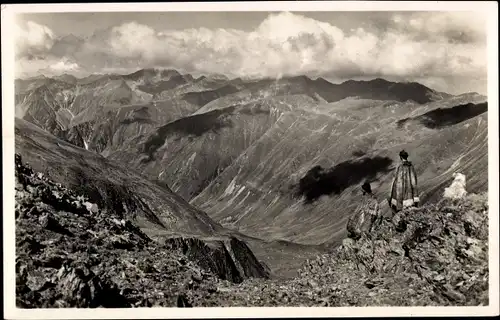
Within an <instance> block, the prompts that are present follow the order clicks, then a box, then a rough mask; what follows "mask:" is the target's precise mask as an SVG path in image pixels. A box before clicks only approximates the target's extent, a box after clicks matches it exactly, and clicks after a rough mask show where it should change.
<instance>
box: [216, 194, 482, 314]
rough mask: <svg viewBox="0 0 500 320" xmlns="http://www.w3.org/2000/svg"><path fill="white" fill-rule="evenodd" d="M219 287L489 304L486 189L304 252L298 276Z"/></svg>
mask: <svg viewBox="0 0 500 320" xmlns="http://www.w3.org/2000/svg"><path fill="white" fill-rule="evenodd" d="M221 292H222V293H221V294H224V298H220V299H222V300H224V301H226V303H225V304H226V305H228V306H484V305H488V302H489V297H488V202H487V196H486V195H474V194H471V195H468V196H467V197H466V198H464V199H461V200H458V201H455V200H453V201H452V200H448V199H444V200H443V201H441V202H440V203H438V204H436V205H427V206H425V207H422V208H413V209H405V210H403V211H401V212H399V213H398V214H396V215H395V216H394V218H393V219H386V220H382V221H381V223H380V225H379V226H378V228H376V229H375V230H374V231H373V232H372V233H371V234H369V235H368V236H363V237H361V238H360V239H359V240H353V239H350V238H346V239H344V241H343V243H342V244H341V245H340V246H339V247H337V248H336V249H334V250H333V251H332V252H331V253H328V254H324V255H321V256H319V257H318V258H317V259H314V260H308V261H307V262H306V263H305V264H304V266H303V267H302V268H301V269H300V270H299V276H298V277H297V278H296V279H293V280H290V281H277V280H271V281H266V282H265V283H263V282H259V281H258V280H257V279H250V280H247V281H245V282H243V283H242V284H241V285H240V286H238V287H231V288H228V289H227V290H226V291H222V290H221Z"/></svg>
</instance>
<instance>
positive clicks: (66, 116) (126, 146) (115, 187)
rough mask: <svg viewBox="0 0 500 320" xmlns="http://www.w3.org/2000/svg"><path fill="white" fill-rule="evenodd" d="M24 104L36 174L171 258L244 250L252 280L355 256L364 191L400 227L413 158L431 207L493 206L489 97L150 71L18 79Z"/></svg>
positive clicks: (411, 86) (21, 115) (25, 142)
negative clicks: (351, 243) (487, 196)
mask: <svg viewBox="0 0 500 320" xmlns="http://www.w3.org/2000/svg"><path fill="white" fill-rule="evenodd" d="M67 41H71V39H67ZM15 94H16V96H15V101H16V107H15V108H16V118H17V119H16V152H18V153H19V154H21V155H22V157H23V159H26V160H27V161H28V162H29V163H31V164H32V166H33V167H34V168H36V169H37V170H38V171H41V172H44V173H45V174H47V175H48V176H49V177H50V178H51V179H53V180H54V181H57V182H59V183H62V184H64V185H67V186H68V187H71V188H73V189H76V190H77V191H78V192H81V193H82V194H85V195H86V196H89V197H91V198H92V200H93V201H94V202H96V203H98V204H99V206H103V207H107V208H115V209H116V210H118V211H120V214H123V215H126V216H127V217H130V219H132V220H133V221H134V223H136V224H137V225H138V226H139V227H140V228H141V229H142V230H143V231H144V232H145V233H146V234H147V235H148V236H149V237H151V238H153V239H155V240H157V241H159V242H165V241H167V242H168V241H173V240H172V239H177V238H191V239H200V240H201V241H202V242H203V243H204V244H206V245H207V246H209V247H212V248H223V249H224V250H226V251H227V252H228V254H229V255H231V254H233V253H234V250H236V251H238V252H240V251H241V250H242V251H241V252H243V253H244V254H243V255H242V256H240V258H239V259H238V258H234V259H232V260H233V263H234V264H235V265H237V264H243V265H245V263H247V262H245V263H242V262H241V261H251V262H248V263H249V270H253V271H252V272H247V274H245V272H243V271H241V272H240V274H241V276H242V277H245V276H250V277H253V276H255V277H269V276H271V277H273V276H282V277H290V276H293V275H295V273H296V270H297V269H298V266H299V265H300V264H301V263H302V262H303V261H304V260H305V259H307V258H310V257H313V256H316V255H317V254H318V253H321V252H325V251H329V250H331V249H332V248H333V247H335V246H337V245H338V244H340V242H341V241H342V239H343V238H344V237H345V235H346V231H345V224H346V222H347V219H348V217H349V216H350V214H351V213H352V212H353V210H354V208H355V207H356V205H357V201H358V199H359V197H360V195H361V191H360V190H359V187H360V185H361V184H362V183H363V182H365V181H369V182H371V184H372V189H373V190H374V193H375V195H376V197H377V198H378V199H379V202H380V203H381V206H382V211H383V212H384V213H385V214H388V213H389V210H388V208H387V205H386V198H387V196H388V192H389V186H390V184H391V182H392V181H391V179H392V174H393V170H394V168H395V166H396V165H397V163H398V158H397V154H398V153H399V151H400V150H401V149H405V150H406V151H408V153H409V154H410V160H411V161H412V162H413V163H414V165H415V168H416V171H417V174H418V179H419V190H420V192H421V199H422V201H423V203H424V204H426V203H433V202H435V201H437V200H439V199H440V198H441V195H442V193H443V190H444V188H445V187H447V186H448V185H449V184H450V182H451V181H452V180H453V173H454V172H461V173H463V174H465V175H466V176H467V189H468V190H469V191H470V192H477V193H480V192H485V191H487V186H488V161H487V160H488V157H487V155H488V144H487V141H488V126H487V124H488V118H487V97H485V96H482V95H479V94H477V93H466V94H462V95H451V94H447V93H444V92H437V91H435V90H432V89H431V88H428V87H426V86H424V85H421V84H419V83H396V82H390V81H386V80H384V79H380V78H377V79H373V80H370V81H354V80H350V81H346V82H343V83H340V84H334V83H331V82H329V81H327V80H325V79H322V78H318V79H311V78H309V77H306V76H298V77H283V78H280V79H242V78H236V79H229V78H226V77H221V76H210V75H207V76H201V77H194V76H192V75H190V74H181V73H180V72H178V71H176V70H171V69H142V70H139V71H137V72H134V73H131V74H124V75H122V74H106V75H91V76H88V77H85V78H76V77H74V76H72V75H69V74H64V75H61V76H57V77H52V78H49V77H44V76H41V77H36V78H29V79H18V80H16V83H15ZM233 238H234V239H236V240H235V241H237V242H238V243H240V242H241V245H238V246H236V247H238V248H247V249H244V250H243V249H232V248H233V247H231V245H228V243H231V240H230V239H233ZM214 250H215V249H214ZM221 250H222V249H221ZM238 261H240V262H238ZM242 268H243V269H245V268H244V267H242Z"/></svg>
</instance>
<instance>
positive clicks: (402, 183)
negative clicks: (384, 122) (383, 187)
mask: <svg viewBox="0 0 500 320" xmlns="http://www.w3.org/2000/svg"><path fill="white" fill-rule="evenodd" d="M399 157H400V159H401V161H402V162H401V164H400V165H399V166H398V168H397V169H396V176H395V177H394V180H393V182H392V187H391V195H390V197H389V199H387V201H388V202H389V207H390V208H391V209H392V210H393V212H398V211H401V210H402V209H403V208H407V207H417V206H418V204H419V202H420V198H419V196H418V190H417V174H416V173H415V168H414V167H413V164H412V163H411V162H410V161H408V153H407V152H406V151H404V150H402V151H401V152H400V153H399Z"/></svg>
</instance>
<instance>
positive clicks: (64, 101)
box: [16, 69, 199, 152]
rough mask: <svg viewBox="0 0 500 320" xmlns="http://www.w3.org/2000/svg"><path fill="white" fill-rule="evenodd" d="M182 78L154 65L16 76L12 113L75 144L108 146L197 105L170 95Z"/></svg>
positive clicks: (98, 149) (94, 147)
mask: <svg viewBox="0 0 500 320" xmlns="http://www.w3.org/2000/svg"><path fill="white" fill-rule="evenodd" d="M179 78H182V79H187V80H182V81H181V82H179ZM72 80H74V81H72ZM187 81H194V80H193V78H192V77H191V76H189V75H187V76H182V75H180V74H179V73H178V72H177V71H175V70H155V69H145V70H140V71H138V72H136V73H133V74H130V75H124V76H121V75H100V76H95V77H87V78H86V79H76V78H74V77H71V76H68V75H63V76H61V77H57V80H56V79H50V78H46V77H41V78H36V79H28V80H18V81H17V82H16V92H17V94H16V116H17V117H19V118H21V119H25V120H27V121H29V122H32V123H34V124H36V125H38V126H40V127H42V128H43V129H45V130H47V131H48V132H50V133H52V134H54V135H56V136H58V137H60V138H62V139H64V140H66V141H68V142H71V143H73V144H75V145H77V146H81V147H85V148H87V149H90V150H93V151H96V152H109V150H111V149H113V147H115V146H117V145H118V146H120V145H121V143H122V142H124V141H125V140H127V139H129V138H133V137H135V136H136V135H138V134H142V133H145V132H147V131H149V130H151V129H152V128H154V127H156V126H160V125H163V124H165V123H167V122H170V121H173V120H175V119H178V118H179V117H182V116H185V115H189V114H191V113H192V112H194V111H196V110H197V109H198V108H199V106H197V105H194V104H190V103H188V102H185V101H183V100H181V99H173V98H174V97H176V96H177V95H178V94H177V93H176V92H175V90H174V91H172V89H175V88H177V87H179V86H182V84H184V83H186V82H187ZM167 83H170V84H168V85H167ZM165 86H168V88H167V89H168V90H167V89H165V90H166V91H168V92H170V94H165V95H164V98H163V100H156V99H155V98H154V96H155V94H156V93H157V92H163V90H164V89H161V88H160V87H165ZM159 88H160V89H159ZM153 91H154V92H153ZM153 100H154V101H153Z"/></svg>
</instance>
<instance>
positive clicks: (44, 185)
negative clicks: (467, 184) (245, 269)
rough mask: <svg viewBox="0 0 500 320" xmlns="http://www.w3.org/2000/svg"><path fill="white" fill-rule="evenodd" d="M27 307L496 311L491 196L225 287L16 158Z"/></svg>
mask: <svg viewBox="0 0 500 320" xmlns="http://www.w3.org/2000/svg"><path fill="white" fill-rule="evenodd" d="M15 214H16V285H17V286H16V298H17V299H16V300H17V306H18V307H20V308H40V307H43V308H66V307H83V308H85V307H91V308H92V307H114V308H126V307H191V306H194V307H196V306H391V305H393V306H431V305H434V306H451V305H454V306H477V305H487V304H488V202H487V196H486V195H468V196H467V197H466V198H464V199H461V200H453V201H452V200H443V201H441V202H440V203H438V204H436V205H427V206H425V207H422V208H417V209H411V210H406V211H403V212H401V213H399V214H397V215H396V216H394V217H393V218H392V219H386V220H384V221H382V223H381V225H380V226H379V227H378V228H377V230H375V232H373V233H372V234H371V235H369V236H367V237H363V238H361V239H359V240H357V241H354V240H352V239H345V240H344V242H343V244H342V245H341V246H339V247H337V248H336V249H335V250H334V251H333V252H331V253H329V254H326V255H323V256H320V257H318V258H317V259H316V260H313V261H307V263H305V265H304V267H303V268H302V269H301V270H299V276H298V277H297V278H296V279H292V280H272V279H271V280H267V279H262V278H260V279H257V278H252V279H246V280H245V281H243V282H241V283H234V281H233V282H231V281H227V280H222V279H221V277H220V274H218V273H217V272H216V270H215V272H214V270H211V269H210V268H207V267H206V266H204V267H201V265H202V264H198V263H196V262H194V261H192V259H190V257H189V256H187V255H185V254H184V253H183V251H182V248H180V247H179V246H176V245H174V244H173V243H172V242H166V244H162V245H160V244H158V243H157V242H154V241H153V240H151V239H150V238H148V237H147V236H146V235H145V234H144V233H143V232H142V231H141V230H140V229H139V228H137V227H136V226H134V224H133V223H132V222H131V221H128V220H127V219H126V217H123V216H120V215H118V214H116V213H115V212H112V211H109V210H103V209H100V208H98V207H97V205H95V204H93V203H90V202H89V201H88V199H87V198H85V197H84V196H82V195H77V194H75V193H73V192H72V191H71V190H68V189H66V188H65V187H63V186H62V185H59V184H55V183H53V182H51V181H49V180H48V179H46V178H45V177H44V176H43V174H41V173H36V172H33V170H32V169H31V168H30V167H29V165H27V164H23V163H22V162H21V158H20V157H19V156H17V155H16V211H15Z"/></svg>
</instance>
